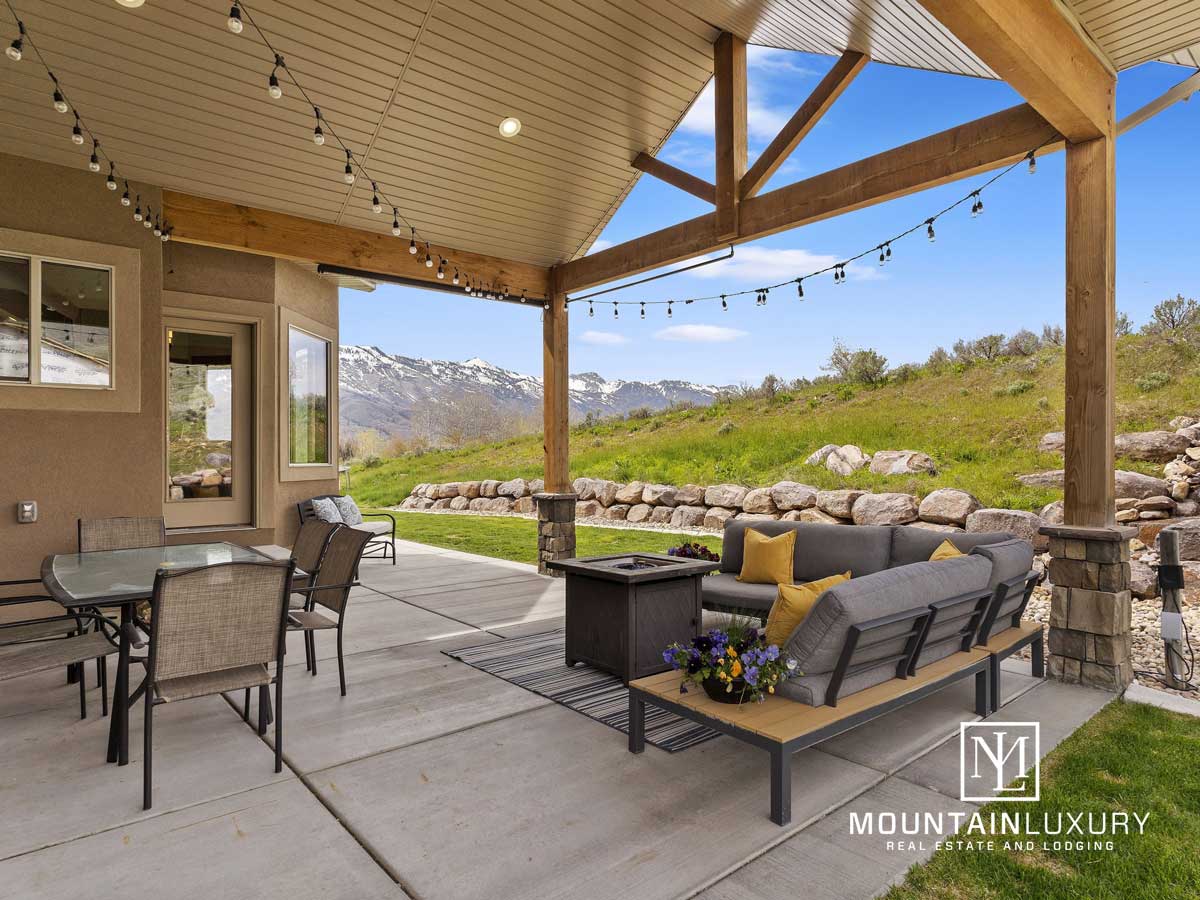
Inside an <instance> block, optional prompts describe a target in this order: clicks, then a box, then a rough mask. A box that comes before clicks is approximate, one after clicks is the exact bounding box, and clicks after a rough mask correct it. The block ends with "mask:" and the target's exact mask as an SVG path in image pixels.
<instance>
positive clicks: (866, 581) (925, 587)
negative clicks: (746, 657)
mask: <svg viewBox="0 0 1200 900" xmlns="http://www.w3.org/2000/svg"><path fill="white" fill-rule="evenodd" d="M835 527H839V528H846V529H847V530H857V529H858V528H859V527H861V526H854V527H853V528H850V527H849V526H835ZM990 574H991V564H990V563H989V562H988V560H987V559H985V558H984V557H982V556H964V557H961V558H958V559H950V560H944V561H942V562H936V563H931V562H923V563H914V564H913V565H911V566H903V567H901V568H897V569H886V570H884V571H882V572H876V573H874V574H871V575H866V576H863V577H861V578H853V579H851V580H850V581H847V582H845V583H843V584H839V585H836V586H835V587H832V588H830V589H829V590H827V591H826V592H825V593H824V594H822V595H821V597H820V599H819V600H817V603H816V605H815V606H814V607H813V609H812V612H810V613H809V614H808V616H807V617H806V618H805V619H804V621H803V622H801V623H800V625H799V626H797V628H796V630H795V631H794V632H792V635H791V637H790V638H789V639H788V642H787V645H786V647H785V652H786V654H787V655H788V656H790V657H791V658H792V659H795V660H796V664H797V666H798V667H799V669H800V670H801V672H803V673H804V674H806V675H819V674H822V673H825V672H831V671H833V669H834V667H835V666H836V665H837V661H838V657H839V656H840V655H841V652H842V645H843V644H844V643H845V642H846V635H847V634H848V633H849V630H850V626H851V625H858V624H861V623H863V622H866V621H869V620H871V619H876V618H879V617H880V616H886V615H890V614H891V613H897V612H902V611H904V610H909V609H915V608H917V607H923V606H928V605H929V604H930V603H932V602H933V601H935V600H945V599H947V598H949V597H957V596H958V595H960V594H965V593H968V592H970V591H977V590H981V589H984V588H986V587H987V583H988V576H989V575H990ZM909 628H910V626H909V624H908V623H902V624H900V625H898V626H896V627H895V628H894V629H893V632H894V635H892V636H899V635H902V634H905V633H906V632H907V631H908V630H909ZM888 636H889V632H888V631H886V630H884V631H880V632H879V633H877V634H873V635H872V639H873V640H874V639H881V638H886V637H888ZM879 652H880V655H889V654H892V653H894V652H897V651H896V649H895V648H894V647H890V646H888V643H887V642H885V643H884V644H883V645H881V647H880V651H879ZM880 673H881V676H880V678H879V680H880V681H883V680H885V679H886V677H888V676H887V673H886V669H881V670H880Z"/></svg>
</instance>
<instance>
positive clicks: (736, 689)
mask: <svg viewBox="0 0 1200 900" xmlns="http://www.w3.org/2000/svg"><path fill="white" fill-rule="evenodd" d="M732 683H733V690H732V691H727V690H725V688H726V687H728V686H729V682H726V681H718V680H717V679H715V678H705V679H704V680H703V681H702V682H700V684H701V686H702V687H703V688H704V693H706V694H708V696H709V698H710V699H712V700H715V701H716V702H717V703H733V704H737V703H741V702H742V696H743V691H746V682H745V681H743V680H742V679H741V678H735V679H733V682H732Z"/></svg>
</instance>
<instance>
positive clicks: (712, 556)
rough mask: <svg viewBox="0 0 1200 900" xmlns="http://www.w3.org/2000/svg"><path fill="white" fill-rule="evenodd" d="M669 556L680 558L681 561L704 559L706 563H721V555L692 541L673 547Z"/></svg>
mask: <svg viewBox="0 0 1200 900" xmlns="http://www.w3.org/2000/svg"><path fill="white" fill-rule="evenodd" d="M667 556H678V557H679V558H680V559H702V560H704V561H705V562H720V561H721V554H719V553H714V552H713V551H711V550H709V549H708V547H706V546H704V545H703V544H701V543H699V542H698V541H692V542H691V543H690V544H689V543H683V544H680V545H679V546H678V547H672V548H671V549H670V550H668V551H667Z"/></svg>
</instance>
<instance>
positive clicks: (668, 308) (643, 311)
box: [642, 303, 671, 319]
mask: <svg viewBox="0 0 1200 900" xmlns="http://www.w3.org/2000/svg"><path fill="white" fill-rule="evenodd" d="M670 310H671V307H669V306H668V307H667V315H668V316H669V315H670V314H671V312H670ZM642 318H643V319H644V318H646V304H645V303H643V304H642Z"/></svg>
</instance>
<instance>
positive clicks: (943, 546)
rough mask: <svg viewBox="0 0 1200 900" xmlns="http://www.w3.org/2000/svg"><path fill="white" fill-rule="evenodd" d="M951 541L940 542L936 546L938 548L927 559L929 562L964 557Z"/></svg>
mask: <svg viewBox="0 0 1200 900" xmlns="http://www.w3.org/2000/svg"><path fill="white" fill-rule="evenodd" d="M966 555H967V554H965V553H963V552H962V551H961V550H959V549H958V548H957V547H955V546H954V544H953V542H951V541H948V540H947V541H942V542H941V543H940V544H938V548H937V549H936V550H934V551H933V556H931V557H929V561H930V562H941V561H942V560H943V559H954V558H955V557H956V556H966Z"/></svg>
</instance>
